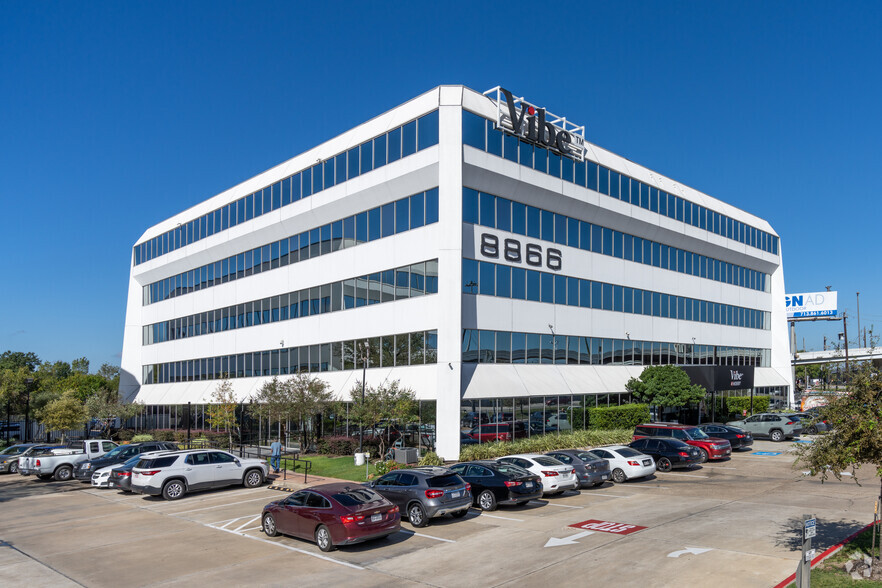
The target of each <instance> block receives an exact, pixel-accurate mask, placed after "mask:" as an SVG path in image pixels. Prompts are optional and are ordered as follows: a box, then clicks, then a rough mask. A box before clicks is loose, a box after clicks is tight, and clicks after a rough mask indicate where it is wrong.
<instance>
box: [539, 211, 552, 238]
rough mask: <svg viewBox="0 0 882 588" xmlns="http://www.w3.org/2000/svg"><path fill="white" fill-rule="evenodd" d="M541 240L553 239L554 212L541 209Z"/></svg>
mask: <svg viewBox="0 0 882 588" xmlns="http://www.w3.org/2000/svg"><path fill="white" fill-rule="evenodd" d="M542 240H543V241H554V213H553V212H550V211H548V210H543V211H542Z"/></svg>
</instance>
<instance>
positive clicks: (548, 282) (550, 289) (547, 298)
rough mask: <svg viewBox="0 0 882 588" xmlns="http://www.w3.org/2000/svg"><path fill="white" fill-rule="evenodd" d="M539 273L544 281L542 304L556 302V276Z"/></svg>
mask: <svg viewBox="0 0 882 588" xmlns="http://www.w3.org/2000/svg"><path fill="white" fill-rule="evenodd" d="M537 273H539V275H540V276H541V279H542V294H541V300H542V302H547V303H549V304H551V303H553V302H554V275H553V274H547V273H544V272H537Z"/></svg>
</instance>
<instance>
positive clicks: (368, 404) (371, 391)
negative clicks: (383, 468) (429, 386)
mask: <svg viewBox="0 0 882 588" xmlns="http://www.w3.org/2000/svg"><path fill="white" fill-rule="evenodd" d="M349 394H350V397H351V398H352V408H351V410H350V413H349V414H350V418H352V419H353V420H355V421H356V422H357V423H359V426H360V427H361V428H362V430H363V429H364V427H365V426H374V425H377V424H379V423H380V422H381V421H386V422H387V423H388V426H391V425H392V423H407V422H408V421H411V420H413V419H415V418H417V415H418V414H419V404H418V403H417V401H416V395H415V394H414V392H413V390H411V389H410V388H404V387H402V386H401V385H400V383H399V381H398V380H394V381H392V382H383V383H382V384H380V385H379V386H377V387H373V386H368V387H367V388H365V391H364V402H362V401H361V382H356V383H355V386H353V387H352V390H351V391H350V393H349ZM386 440H387V436H386V435H383V434H382V432H381V433H380V434H379V435H377V441H378V443H379V446H380V457H383V456H384V455H385V454H386Z"/></svg>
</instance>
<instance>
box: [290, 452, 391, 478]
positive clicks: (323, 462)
mask: <svg viewBox="0 0 882 588" xmlns="http://www.w3.org/2000/svg"><path fill="white" fill-rule="evenodd" d="M306 459H308V460H309V461H311V462H312V467H311V468H310V470H309V473H310V474H311V475H312V474H314V475H316V476H326V477H329V478H340V479H342V480H353V481H355V482H364V481H365V476H364V472H365V467H364V466H363V465H361V466H357V465H355V459H354V458H353V457H352V456H351V455H346V456H343V457H324V456H314V455H310V456H308V457H306ZM282 462H283V463H282V467H283V468H285V469H288V470H291V469H293V470H294V473H295V474H303V467H304V464H303V462H296V463H295V462H293V461H291V460H289V459H283V460H282ZM292 465H294V466H296V467H294V468H292V467H291V466H292ZM370 473H372V474H376V473H377V471H376V469H375V468H374V466H373V465H371V466H370Z"/></svg>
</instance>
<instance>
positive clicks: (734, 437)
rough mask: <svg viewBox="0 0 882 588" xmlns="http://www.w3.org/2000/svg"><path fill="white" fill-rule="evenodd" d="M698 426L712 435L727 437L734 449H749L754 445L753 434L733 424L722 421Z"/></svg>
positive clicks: (720, 437)
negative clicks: (725, 423)
mask: <svg viewBox="0 0 882 588" xmlns="http://www.w3.org/2000/svg"><path fill="white" fill-rule="evenodd" d="M698 428H699V429H701V430H702V431H704V432H705V433H707V434H708V435H709V436H710V437H717V438H719V439H726V440H727V441H728V442H729V445H731V446H732V451H735V450H736V449H747V448H748V447H750V446H751V445H753V435H751V434H750V432H749V431H745V430H744V429H741V428H739V427H733V426H732V425H724V424H722V423H705V424H703V425H698Z"/></svg>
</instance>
